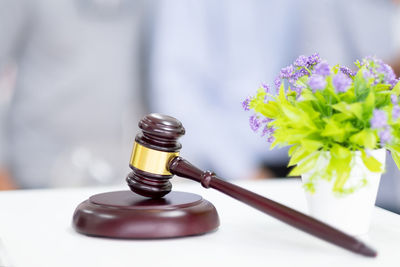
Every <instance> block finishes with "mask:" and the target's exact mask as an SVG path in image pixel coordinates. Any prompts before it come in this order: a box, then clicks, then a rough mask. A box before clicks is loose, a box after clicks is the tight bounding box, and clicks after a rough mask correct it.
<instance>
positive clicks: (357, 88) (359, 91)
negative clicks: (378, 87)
mask: <svg viewBox="0 0 400 267" xmlns="http://www.w3.org/2000/svg"><path fill="white" fill-rule="evenodd" d="M364 70H365V66H364V67H361V68H360V70H359V71H358V72H357V74H356V76H355V77H354V93H355V95H356V98H357V101H361V100H364V99H365V98H366V97H367V96H368V94H369V91H370V88H369V87H368V84H367V81H366V80H365V78H364Z"/></svg>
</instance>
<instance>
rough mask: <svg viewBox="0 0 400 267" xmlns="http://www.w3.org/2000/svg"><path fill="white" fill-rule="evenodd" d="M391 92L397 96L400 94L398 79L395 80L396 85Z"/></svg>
mask: <svg viewBox="0 0 400 267" xmlns="http://www.w3.org/2000/svg"><path fill="white" fill-rule="evenodd" d="M392 92H393V93H394V94H396V95H397V96H399V95H400V81H399V82H397V83H396V85H395V86H394V87H393V89H392Z"/></svg>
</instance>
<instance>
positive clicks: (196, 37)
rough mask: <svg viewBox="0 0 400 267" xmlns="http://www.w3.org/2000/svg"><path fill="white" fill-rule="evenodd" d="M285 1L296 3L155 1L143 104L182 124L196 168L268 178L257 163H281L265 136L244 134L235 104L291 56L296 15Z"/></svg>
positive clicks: (244, 116)
mask: <svg viewBox="0 0 400 267" xmlns="http://www.w3.org/2000/svg"><path fill="white" fill-rule="evenodd" d="M292 5H294V6H296V5H297V4H296V2H292V1H286V0H285V1H280V2H279V4H278V5H277V4H276V2H275V1H233V2H232V1H160V2H159V6H158V7H159V8H158V9H157V10H158V11H157V13H156V14H155V15H154V16H153V17H155V18H156V19H155V22H154V23H155V24H154V29H153V31H152V32H153V33H154V35H153V38H152V40H153V43H152V50H151V60H150V70H149V81H150V84H149V85H150V97H149V98H150V100H151V102H150V106H151V108H152V110H154V111H157V112H161V113H166V114H170V115H172V116H175V117H177V118H178V119H180V120H181V121H182V123H183V125H184V126H185V128H186V135H185V136H184V137H182V144H183V145H184V149H182V154H183V155H185V156H186V157H187V158H189V159H190V160H191V161H193V162H196V163H197V164H199V166H200V167H203V168H210V169H212V170H214V171H216V172H217V173H218V174H220V175H221V176H222V177H226V178H227V179H239V178H246V177H249V176H252V177H266V176H275V175H276V174H274V173H272V171H271V168H270V169H269V170H267V171H265V170H263V169H262V168H260V166H261V165H262V163H263V161H264V160H265V161H266V162H267V163H268V165H269V166H270V167H275V166H276V167H280V166H281V165H282V162H286V161H287V151H286V150H284V149H281V150H274V151H273V152H270V153H268V146H267V143H266V141H265V140H263V139H262V138H259V137H258V136H257V135H255V134H254V133H252V132H251V130H250V128H249V124H248V117H249V114H248V113H245V112H244V111H243V110H242V109H241V102H242V101H243V100H244V98H246V97H247V96H248V95H250V94H253V92H254V91H255V89H256V88H257V87H258V86H259V85H260V82H263V81H273V79H274V78H275V75H276V74H277V73H278V71H279V69H280V67H281V66H283V65H285V64H287V62H289V61H290V60H292V59H293V58H294V57H295V55H296V54H295V53H296V51H294V50H293V49H292V48H291V47H292V44H293V43H295V42H296V34H295V32H296V25H297V20H298V19H297V18H298V15H299V14H298V13H297V12H296V8H295V7H293V6H292ZM272 10H274V11H273V12H269V11H272ZM273 25H276V27H275V26H273ZM277 51H279V52H277ZM282 51H285V52H282ZM283 165H285V164H283Z"/></svg>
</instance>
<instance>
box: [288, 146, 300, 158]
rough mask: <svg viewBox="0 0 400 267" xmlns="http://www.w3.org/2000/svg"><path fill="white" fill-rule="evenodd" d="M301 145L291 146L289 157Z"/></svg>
mask: <svg viewBox="0 0 400 267" xmlns="http://www.w3.org/2000/svg"><path fill="white" fill-rule="evenodd" d="M299 147H300V146H299V145H293V146H291V147H290V148H289V151H288V155H289V157H290V156H292V155H293V153H294V152H295V151H296V150H297V149H298V148H299Z"/></svg>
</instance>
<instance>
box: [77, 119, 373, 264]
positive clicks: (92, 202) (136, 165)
mask: <svg viewBox="0 0 400 267" xmlns="http://www.w3.org/2000/svg"><path fill="white" fill-rule="evenodd" d="M139 127H140V129H141V130H142V132H141V133H139V134H138V135H137V136H136V138H135V144H134V148H133V152H132V157H131V160H130V167H131V169H132V172H131V173H129V174H128V177H127V178H126V181H127V183H128V185H129V187H130V189H131V191H133V192H134V193H133V192H131V191H127V190H126V191H116V192H108V193H102V194H97V195H94V196H91V197H90V198H89V199H88V200H86V201H84V202H82V203H81V204H80V205H79V206H78V207H77V208H76V210H75V213H74V216H73V226H74V228H75V230H76V231H78V232H80V233H83V234H86V235H92V236H103V237H112V238H135V239H151V238H170V237H180V236H191V235H197V234H203V233H207V232H210V231H213V230H215V229H217V228H218V226H219V218H218V214H217V211H216V209H215V207H214V206H213V205H212V204H211V203H210V202H208V201H207V200H205V199H203V198H202V197H201V196H199V195H196V194H192V193H186V192H174V191H172V192H171V188H172V185H171V182H170V179H171V178H172V177H173V175H178V176H180V177H183V178H188V179H191V180H194V181H196V182H199V183H201V184H202V186H203V187H205V188H214V189H216V190H218V191H220V192H222V193H224V194H226V195H229V196H231V197H233V198H235V199H237V200H239V201H241V202H243V203H246V204H247V205H249V206H251V207H253V208H256V209H258V210H260V211H261V212H264V213H266V214H268V215H270V216H272V217H275V218H276V219H278V220H281V221H282V222H285V223H287V224H289V225H291V226H293V227H295V228H297V229H299V230H302V231H304V232H307V233H309V234H311V235H314V236H316V237H319V238H321V239H323V240H325V241H328V242H330V243H333V244H335V245H338V246H340V247H342V248H345V249H348V250H351V251H353V252H356V253H359V254H362V255H365V256H369V257H375V256H376V255H377V253H376V251H375V250H374V249H372V248H370V247H368V246H367V245H366V244H364V243H363V242H362V241H360V240H358V239H356V238H355V237H352V236H349V235H347V234H345V233H344V232H342V231H340V230H337V229H335V228H333V227H331V226H329V225H327V224H325V223H323V222H321V221H319V220H316V219H314V218H312V217H310V216H308V215H305V214H303V213H301V212H298V211H296V210H294V209H291V208H289V207H287V206H284V205H282V204H279V203H277V202H275V201H273V200H270V199H268V198H266V197H263V196H261V195H258V194H255V193H253V192H251V191H249V190H246V189H244V188H241V187H239V186H236V185H234V184H231V183H229V182H226V181H224V180H222V179H219V178H217V176H216V175H215V173H213V172H210V171H202V170H200V169H198V168H196V167H195V166H193V165H192V164H191V163H189V162H188V161H187V160H185V159H183V158H182V157H180V156H179V151H180V149H181V147H182V146H181V144H180V143H179V142H178V138H179V137H181V136H182V135H184V134H185V129H184V128H183V126H182V124H181V123H180V122H179V121H178V120H176V119H175V118H173V117H170V116H166V115H161V114H149V115H147V116H145V117H144V118H143V119H142V120H141V121H140V122H139Z"/></svg>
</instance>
